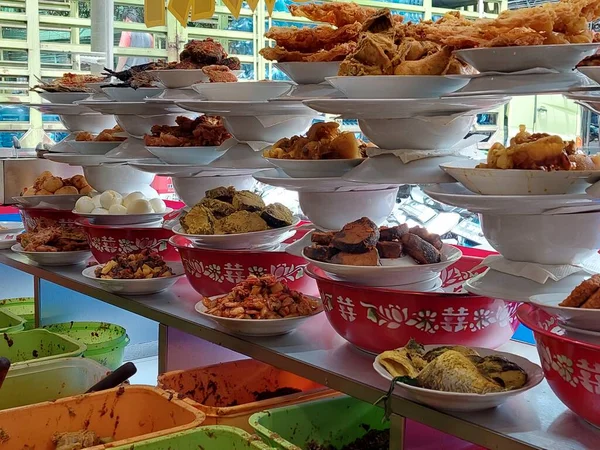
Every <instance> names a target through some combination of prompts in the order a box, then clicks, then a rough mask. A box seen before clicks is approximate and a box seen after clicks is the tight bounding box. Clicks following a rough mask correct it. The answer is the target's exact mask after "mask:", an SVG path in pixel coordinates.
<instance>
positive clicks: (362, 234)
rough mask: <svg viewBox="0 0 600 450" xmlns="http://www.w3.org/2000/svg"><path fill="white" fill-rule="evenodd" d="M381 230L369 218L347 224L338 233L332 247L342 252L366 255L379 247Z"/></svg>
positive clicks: (334, 237)
mask: <svg viewBox="0 0 600 450" xmlns="http://www.w3.org/2000/svg"><path fill="white" fill-rule="evenodd" d="M378 240H379V228H377V225H375V223H374V222H373V221H372V220H370V219H369V218H367V217H362V218H360V219H358V220H355V221H354V222H350V223H347V224H346V225H344V227H343V228H342V229H341V230H340V231H338V232H337V233H336V234H335V236H333V239H332V240H331V245H332V246H334V247H335V248H337V249H338V250H340V251H342V252H347V253H366V252H368V251H369V250H372V249H374V248H375V246H376V245H377V241H378Z"/></svg>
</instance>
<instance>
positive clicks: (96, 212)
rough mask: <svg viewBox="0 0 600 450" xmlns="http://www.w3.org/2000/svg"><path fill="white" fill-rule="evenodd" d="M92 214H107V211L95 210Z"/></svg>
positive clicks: (102, 209)
mask: <svg viewBox="0 0 600 450" xmlns="http://www.w3.org/2000/svg"><path fill="white" fill-rule="evenodd" d="M92 214H108V210H107V209H104V208H95V209H94V210H93V211H92Z"/></svg>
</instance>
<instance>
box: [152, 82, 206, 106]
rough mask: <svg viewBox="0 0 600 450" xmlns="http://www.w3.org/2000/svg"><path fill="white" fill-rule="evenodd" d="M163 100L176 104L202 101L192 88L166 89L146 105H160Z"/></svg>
mask: <svg viewBox="0 0 600 450" xmlns="http://www.w3.org/2000/svg"><path fill="white" fill-rule="evenodd" d="M161 100H165V101H172V102H173V103H174V102H175V101H176V100H202V97H200V95H198V93H197V92H196V91H195V90H193V89H192V88H191V86H190V87H184V88H178V89H165V90H164V91H163V93H162V94H160V95H159V96H158V97H153V98H151V99H147V100H146V103H155V102H157V103H158V102H159V101H161ZM159 104H161V103H159ZM162 104H165V103H162Z"/></svg>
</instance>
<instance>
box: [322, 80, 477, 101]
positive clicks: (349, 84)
mask: <svg viewBox="0 0 600 450" xmlns="http://www.w3.org/2000/svg"><path fill="white" fill-rule="evenodd" d="M327 81H328V82H329V83H331V85H332V86H333V87H334V88H336V89H338V90H339V91H342V92H343V93H344V94H346V96H347V97H348V98H368V99H373V98H386V99H389V98H438V97H441V96H443V95H445V94H449V93H450V92H454V91H457V90H459V89H461V88H463V87H464V86H466V85H467V83H468V82H469V78H466V77H460V76H443V75H366V76H362V77H337V76H336V77H328V78H327Z"/></svg>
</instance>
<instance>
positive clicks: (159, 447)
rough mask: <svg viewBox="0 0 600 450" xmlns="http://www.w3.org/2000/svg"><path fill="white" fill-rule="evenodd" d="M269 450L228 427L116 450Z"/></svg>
mask: <svg viewBox="0 0 600 450" xmlns="http://www.w3.org/2000/svg"><path fill="white" fill-rule="evenodd" d="M134 449H135V450H171V449H172V450H175V449H177V450H200V449H205V450H211V449H214V450H217V449H223V450H225V449H227V450H248V449H260V450H269V449H271V447H269V446H268V445H266V444H264V443H263V442H262V441H261V439H260V438H259V437H258V436H256V435H252V434H248V433H246V432H245V431H244V430H240V429H239V428H233V427H227V426H209V427H199V428H196V429H194V430H188V431H183V432H181V433H176V434H170V435H168V436H163V437H160V438H156V439H149V440H147V441H140V442H138V443H136V444H134V445H126V446H123V447H117V448H116V449H115V450H134Z"/></svg>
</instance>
